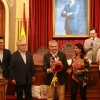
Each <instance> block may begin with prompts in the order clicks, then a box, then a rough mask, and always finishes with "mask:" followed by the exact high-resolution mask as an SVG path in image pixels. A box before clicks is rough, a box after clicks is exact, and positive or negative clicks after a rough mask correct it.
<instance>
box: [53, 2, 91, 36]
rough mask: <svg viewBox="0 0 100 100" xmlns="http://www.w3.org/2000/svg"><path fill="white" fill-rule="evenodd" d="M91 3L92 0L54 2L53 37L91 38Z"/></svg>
mask: <svg viewBox="0 0 100 100" xmlns="http://www.w3.org/2000/svg"><path fill="white" fill-rule="evenodd" d="M90 1H91V0H52V2H53V16H52V17H53V37H54V38H60V37H61V38H79V37H81V38H87V37H89V31H90Z"/></svg>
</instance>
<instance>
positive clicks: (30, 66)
mask: <svg viewBox="0 0 100 100" xmlns="http://www.w3.org/2000/svg"><path fill="white" fill-rule="evenodd" d="M25 54H26V64H25V62H24V60H23V58H22V56H21V54H20V52H19V51H16V52H14V53H13V54H12V55H11V60H10V66H9V69H10V70H9V71H10V78H11V80H16V83H17V84H30V83H32V77H33V76H34V75H35V72H34V63H33V59H32V56H31V54H30V53H29V52H28V51H26V53H25Z"/></svg>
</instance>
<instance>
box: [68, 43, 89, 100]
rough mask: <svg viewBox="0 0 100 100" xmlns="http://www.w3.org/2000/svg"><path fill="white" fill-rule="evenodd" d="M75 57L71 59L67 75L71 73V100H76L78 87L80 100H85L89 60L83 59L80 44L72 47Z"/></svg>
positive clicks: (83, 55) (82, 49)
mask: <svg viewBox="0 0 100 100" xmlns="http://www.w3.org/2000/svg"><path fill="white" fill-rule="evenodd" d="M74 50H75V56H74V57H73V58H72V65H71V68H70V69H68V71H67V72H68V73H71V72H72V80H71V100H76V97H77V89H78V85H79V86H80V96H81V99H82V100H87V98H86V90H87V76H86V75H87V73H88V72H89V59H88V58H86V57H85V55H86V54H85V50H84V47H83V46H82V44H80V43H77V44H75V47H74Z"/></svg>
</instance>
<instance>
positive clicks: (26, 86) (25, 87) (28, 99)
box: [15, 84, 32, 100]
mask: <svg viewBox="0 0 100 100" xmlns="http://www.w3.org/2000/svg"><path fill="white" fill-rule="evenodd" d="M15 89H16V94H17V100H23V91H24V93H25V100H32V92H31V89H32V88H31V84H24V85H19V84H16V85H15Z"/></svg>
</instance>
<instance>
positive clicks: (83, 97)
mask: <svg viewBox="0 0 100 100" xmlns="http://www.w3.org/2000/svg"><path fill="white" fill-rule="evenodd" d="M78 86H79V87H80V96H81V100H87V98H86V90H87V85H85V86H84V87H83V86H81V85H80V84H79V83H77V82H76V81H74V80H73V79H72V80H71V100H76V97H77V89H78Z"/></svg>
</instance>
